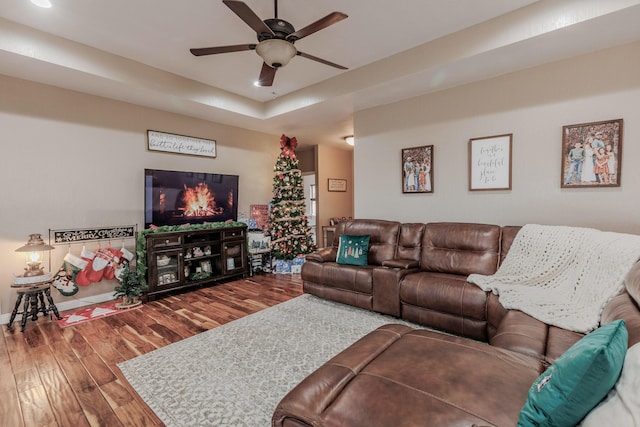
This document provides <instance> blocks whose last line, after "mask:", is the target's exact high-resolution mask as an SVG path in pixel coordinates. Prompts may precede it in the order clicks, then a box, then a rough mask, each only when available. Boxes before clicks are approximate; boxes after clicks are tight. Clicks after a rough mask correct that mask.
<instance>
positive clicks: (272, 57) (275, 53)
mask: <svg viewBox="0 0 640 427" xmlns="http://www.w3.org/2000/svg"><path fill="white" fill-rule="evenodd" d="M256 52H257V53H258V55H260V57H261V58H262V60H263V61H264V62H265V64H267V65H268V66H270V67H271V68H280V67H284V66H285V65H287V64H288V63H289V61H291V58H293V57H294V56H296V54H297V53H298V51H297V50H296V48H295V47H294V46H293V44H292V43H289V42H288V41H285V40H280V39H268V40H263V41H261V42H260V43H258V46H256Z"/></svg>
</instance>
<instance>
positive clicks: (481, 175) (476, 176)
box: [469, 133, 513, 191]
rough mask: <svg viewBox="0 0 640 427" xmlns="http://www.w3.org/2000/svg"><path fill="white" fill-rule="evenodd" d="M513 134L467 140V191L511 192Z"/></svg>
mask: <svg viewBox="0 0 640 427" xmlns="http://www.w3.org/2000/svg"><path fill="white" fill-rule="evenodd" d="M512 142H513V134H511V133H510V134H505V135H496V136H485V137H482V138H472V139H470V140H469V190H471V191H479V190H511V148H512Z"/></svg>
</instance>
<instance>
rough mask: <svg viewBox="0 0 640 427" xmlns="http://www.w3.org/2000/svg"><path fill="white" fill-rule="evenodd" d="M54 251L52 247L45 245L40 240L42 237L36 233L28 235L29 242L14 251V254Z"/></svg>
mask: <svg viewBox="0 0 640 427" xmlns="http://www.w3.org/2000/svg"><path fill="white" fill-rule="evenodd" d="M52 249H55V247H54V246H51V245H47V244H46V243H45V242H44V240H42V235H41V234H38V233H34V234H29V241H28V242H27V243H26V244H24V245H23V246H20V247H19V248H18V249H16V252H39V251H50V250H52Z"/></svg>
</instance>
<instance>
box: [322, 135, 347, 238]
mask: <svg viewBox="0 0 640 427" xmlns="http://www.w3.org/2000/svg"><path fill="white" fill-rule="evenodd" d="M329 178H336V179H346V180H347V191H345V192H335V191H328V180H329ZM317 189H318V226H319V227H320V228H319V230H320V233H321V232H322V231H321V230H322V226H324V225H329V218H331V217H337V216H339V217H343V216H344V217H350V216H351V217H352V216H353V151H351V150H350V149H346V150H343V149H340V148H336V147H333V146H329V145H319V146H318V170H317ZM318 237H319V239H320V240H319V242H321V241H322V236H321V234H318Z"/></svg>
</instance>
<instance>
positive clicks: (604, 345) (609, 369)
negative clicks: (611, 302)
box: [518, 320, 628, 427]
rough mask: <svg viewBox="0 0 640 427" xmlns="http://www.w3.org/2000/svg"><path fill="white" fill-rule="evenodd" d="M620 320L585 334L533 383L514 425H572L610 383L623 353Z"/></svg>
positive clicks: (624, 342) (624, 344)
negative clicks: (516, 423)
mask: <svg viewBox="0 0 640 427" xmlns="http://www.w3.org/2000/svg"><path fill="white" fill-rule="evenodd" d="M627 341H628V332H627V328H626V326H625V323H624V320H616V321H615V322H611V323H607V324H606V325H604V326H601V327H600V328H598V329H596V330H595V331H593V332H591V333H590V334H588V335H586V336H585V337H584V338H582V339H581V340H580V341H578V342H577V343H575V344H574V345H573V346H572V347H571V348H570V349H569V350H567V351H566V353H564V354H563V355H562V356H560V357H559V358H558V360H556V362H555V363H554V364H553V365H551V366H550V367H549V368H548V369H547V370H546V371H545V372H544V373H543V374H542V375H540V376H539V377H538V379H536V380H535V381H534V382H533V385H532V386H531V388H530V389H529V395H528V397H527V401H526V402H525V404H524V407H523V408H522V411H521V412H520V418H519V420H518V427H533V426H536V427H545V426H548V427H551V426H554V427H561V426H575V425H576V424H578V422H579V421H580V420H581V419H582V418H584V416H585V415H587V413H589V411H591V409H593V408H594V407H595V406H596V405H597V404H598V403H599V402H600V400H602V399H603V398H604V397H605V396H606V395H607V393H608V392H609V390H611V388H612V387H613V386H614V384H615V383H616V381H617V380H618V377H619V376H620V371H621V370H622V365H623V363H624V358H625V355H626V353H627Z"/></svg>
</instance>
